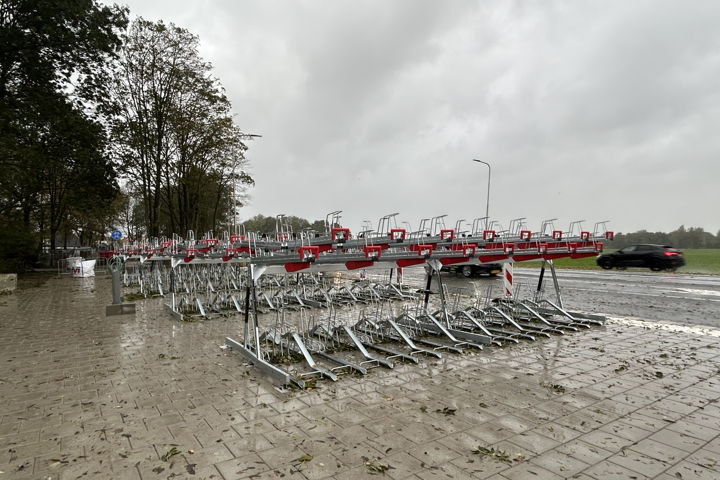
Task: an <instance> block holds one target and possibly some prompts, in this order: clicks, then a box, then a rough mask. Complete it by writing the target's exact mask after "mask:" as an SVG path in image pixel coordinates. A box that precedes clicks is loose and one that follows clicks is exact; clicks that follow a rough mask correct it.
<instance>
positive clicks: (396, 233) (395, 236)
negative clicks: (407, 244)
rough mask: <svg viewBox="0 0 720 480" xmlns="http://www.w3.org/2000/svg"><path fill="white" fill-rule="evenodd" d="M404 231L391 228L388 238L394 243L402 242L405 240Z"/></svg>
mask: <svg viewBox="0 0 720 480" xmlns="http://www.w3.org/2000/svg"><path fill="white" fill-rule="evenodd" d="M405 234H406V232H405V229H404V228H392V229H390V238H391V239H392V240H394V241H396V242H402V241H404V240H405Z"/></svg>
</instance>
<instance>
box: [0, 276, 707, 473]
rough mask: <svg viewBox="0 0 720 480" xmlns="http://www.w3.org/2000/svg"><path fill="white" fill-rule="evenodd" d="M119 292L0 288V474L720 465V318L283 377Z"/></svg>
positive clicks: (58, 284)
mask: <svg viewBox="0 0 720 480" xmlns="http://www.w3.org/2000/svg"><path fill="white" fill-rule="evenodd" d="M21 285H22V282H21ZM109 290H110V283H109V280H108V278H105V277H97V278H90V279H73V278H54V277H53V278H50V279H48V280H47V281H45V282H44V283H43V282H38V284H37V285H34V286H27V285H26V287H25V288H22V289H21V290H19V291H17V292H16V293H15V294H13V295H6V296H2V297H0V365H1V366H2V367H1V368H0V480H2V479H6V478H7V479H35V478H38V479H40V478H43V479H45V478H52V479H58V478H61V479H63V480H68V479H75V478H91V479H95V478H97V479H132V480H138V479H144V480H148V479H166V478H172V479H185V478H188V479H201V478H205V479H218V480H222V479H225V480H234V479H242V478H253V479H266V478H285V479H324V478H330V479H362V478H383V477H384V478H389V479H406V478H410V479H413V480H418V479H436V478H437V479H440V478H442V479H447V478H460V479H462V478H477V479H485V478H487V479H492V480H515V479H527V478H532V479H535V480H542V479H560V478H577V479H582V480H593V479H594V480H608V479H645V478H657V479H662V480H671V479H673V480H677V479H678V478H680V479H683V480H693V479H697V480H701V479H708V480H709V479H718V478H720V466H719V465H718V464H717V462H718V459H720V437H719V436H718V435H719V434H720V405H718V403H717V400H718V398H720V349H719V347H720V331H718V330H713V329H703V330H690V329H687V328H685V327H674V326H663V325H657V324H652V323H644V322H639V321H633V322H623V321H613V322H610V323H609V324H608V325H607V326H606V327H603V328H595V329H592V330H589V331H584V332H579V333H573V334H568V335H565V336H555V337H553V338H551V339H547V340H540V341H536V342H533V343H522V344H520V345H517V346H512V347H506V348H488V349H486V350H485V351H482V352H477V353H469V354H466V355H463V356H459V355H446V356H445V357H444V358H443V359H442V360H439V361H433V360H429V359H423V360H422V361H421V365H419V366H414V365H398V366H397V367H396V368H395V369H394V370H383V369H374V370H373V371H371V373H370V374H369V375H367V376H366V377H363V378H360V377H346V378H342V379H341V381H339V382H337V383H332V382H329V381H320V382H318V388H316V389H313V390H309V391H293V392H290V393H281V392H279V391H277V390H276V389H274V388H273V387H272V386H270V385H269V384H268V383H266V382H264V381H263V380H262V379H260V378H259V377H257V376H256V373H255V371H254V370H252V369H251V368H250V367H248V366H246V365H245V364H244V363H243V361H242V359H241V357H239V356H238V355H237V354H234V353H233V352H227V351H223V350H221V349H220V348H219V345H221V344H222V343H223V339H224V337H225V336H226V335H229V334H235V335H237V332H238V330H239V329H240V327H239V321H238V320H237V319H213V320H209V321H200V322H193V323H183V322H178V321H176V320H173V319H172V317H171V316H170V315H169V314H168V313H167V312H166V311H165V310H164V307H163V306H162V300H161V299H149V300H145V301H141V302H138V312H137V314H136V315H130V316H121V317H108V318H106V317H105V316H104V307H105V304H106V303H108V301H109V298H110V293H109ZM481 451H482V452H485V453H480V452H481ZM174 452H177V454H175V455H170V454H172V453H174ZM168 455H170V456H169V457H168ZM163 456H166V458H163ZM382 470H384V471H382Z"/></svg>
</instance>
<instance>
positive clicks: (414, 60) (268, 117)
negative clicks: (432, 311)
mask: <svg viewBox="0 0 720 480" xmlns="http://www.w3.org/2000/svg"><path fill="white" fill-rule="evenodd" d="M198 5H201V4H198V3H196V2H169V1H168V2H162V1H161V2H153V3H145V2H139V1H137V2H136V1H134V0H133V2H131V10H132V11H133V12H135V13H138V14H141V15H143V16H145V17H147V18H164V19H165V20H166V21H174V22H175V23H177V24H178V25H181V26H184V27H186V28H188V29H189V30H191V31H193V32H194V33H196V34H198V35H199V36H200V38H201V42H202V44H203V47H202V48H203V50H202V53H203V55H205V56H206V57H207V59H208V60H210V61H212V62H213V64H214V65H215V67H216V72H217V75H218V76H219V77H220V79H221V81H222V82H223V84H224V85H225V87H226V89H227V92H228V95H229V97H230V98H231V100H232V101H233V105H234V108H235V111H236V112H237V119H238V123H239V124H240V125H241V126H242V127H243V128H244V129H245V130H247V131H251V132H255V133H260V134H262V135H263V138H262V139H260V140H258V141H256V142H255V143H254V144H253V145H252V147H251V150H250V151H249V157H250V159H251V161H252V162H253V172H254V174H255V177H256V180H257V187H256V188H255V190H254V192H253V205H252V206H251V207H250V208H247V209H244V210H243V212H242V215H243V216H250V215H252V214H254V213H264V214H274V213H291V214H296V215H301V216H305V217H309V218H319V217H321V216H323V215H324V213H325V212H326V211H330V210H334V209H338V208H339V209H343V210H345V214H346V217H345V219H346V220H347V222H348V224H349V226H350V227H352V228H358V227H359V226H360V223H361V221H362V220H364V219H373V221H374V220H375V219H377V217H379V216H380V215H383V214H385V213H389V212H391V211H399V212H401V213H402V218H403V219H404V220H408V221H411V222H412V223H413V224H414V225H416V223H417V221H418V220H419V218H421V217H426V216H431V215H438V214H443V213H448V214H450V217H454V218H466V219H472V218H473V217H476V216H480V215H481V214H482V213H483V212H484V206H485V205H484V199H485V182H486V179H487V176H486V175H487V172H486V169H485V167H484V166H482V165H478V164H474V163H472V162H471V159H472V158H473V157H477V158H482V159H484V160H487V161H490V162H491V163H492V165H493V185H492V192H493V198H492V199H491V214H493V215H494V216H496V217H497V218H499V219H500V220H501V221H502V222H503V223H505V224H506V223H507V221H508V220H509V219H510V218H513V217H520V216H525V217H528V221H529V223H530V224H531V226H533V227H536V226H537V225H538V224H539V222H540V220H542V219H543V218H548V217H560V218H562V219H563V221H562V226H563V227H564V226H566V225H565V224H566V222H568V221H570V220H573V219H580V218H586V219H587V220H589V221H595V220H606V219H610V220H612V221H613V223H612V224H611V225H614V228H615V229H617V230H634V229H639V228H648V229H651V230H660V229H662V230H670V229H674V228H676V227H677V226H679V225H680V224H681V223H685V224H686V225H695V226H702V227H705V228H706V229H708V230H711V231H713V232H714V231H717V229H718V228H720V216H718V215H717V214H716V213H714V208H715V207H711V206H712V205H718V204H720V194H718V193H717V192H718V189H717V184H718V179H720V163H718V162H717V161H716V158H717V155H718V152H719V151H720V140H718V139H717V135H716V133H715V130H716V127H715V126H716V125H717V124H718V121H720V94H719V92H718V88H717V85H718V78H719V77H720V54H718V53H717V52H718V51H720V49H719V48H718V46H719V45H718V44H719V43H720V29H717V28H716V25H715V24H716V19H717V18H720V15H719V14H720V4H718V3H717V2H711V1H705V2H702V1H698V2H692V3H679V2H672V1H660V2H655V1H654V2H649V1H639V2H630V3H628V2H621V1H609V2H538V3H531V2H500V1H497V2H477V3H474V2H431V1H423V2H416V1H401V2H379V1H377V2H348V1H333V2H282V1H245V2H230V1H224V2H212V3H206V4H202V6H201V7H199V6H198ZM647 205H658V206H659V207H660V208H659V209H655V210H654V209H648V208H646V206H647ZM649 212H653V213H649ZM655 212H657V213H655Z"/></svg>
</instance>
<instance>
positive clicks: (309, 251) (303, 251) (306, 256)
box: [298, 245, 320, 261]
mask: <svg viewBox="0 0 720 480" xmlns="http://www.w3.org/2000/svg"><path fill="white" fill-rule="evenodd" d="M298 255H299V256H300V258H301V259H302V260H309V261H313V260H315V259H316V258H317V257H318V255H320V247H317V246H314V245H303V246H302V247H300V248H298Z"/></svg>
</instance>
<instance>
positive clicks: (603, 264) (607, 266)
mask: <svg viewBox="0 0 720 480" xmlns="http://www.w3.org/2000/svg"><path fill="white" fill-rule="evenodd" d="M600 266H601V267H602V268H603V269H605V270H610V269H611V268H613V262H612V260H610V259H609V258H603V259H602V260H600Z"/></svg>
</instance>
